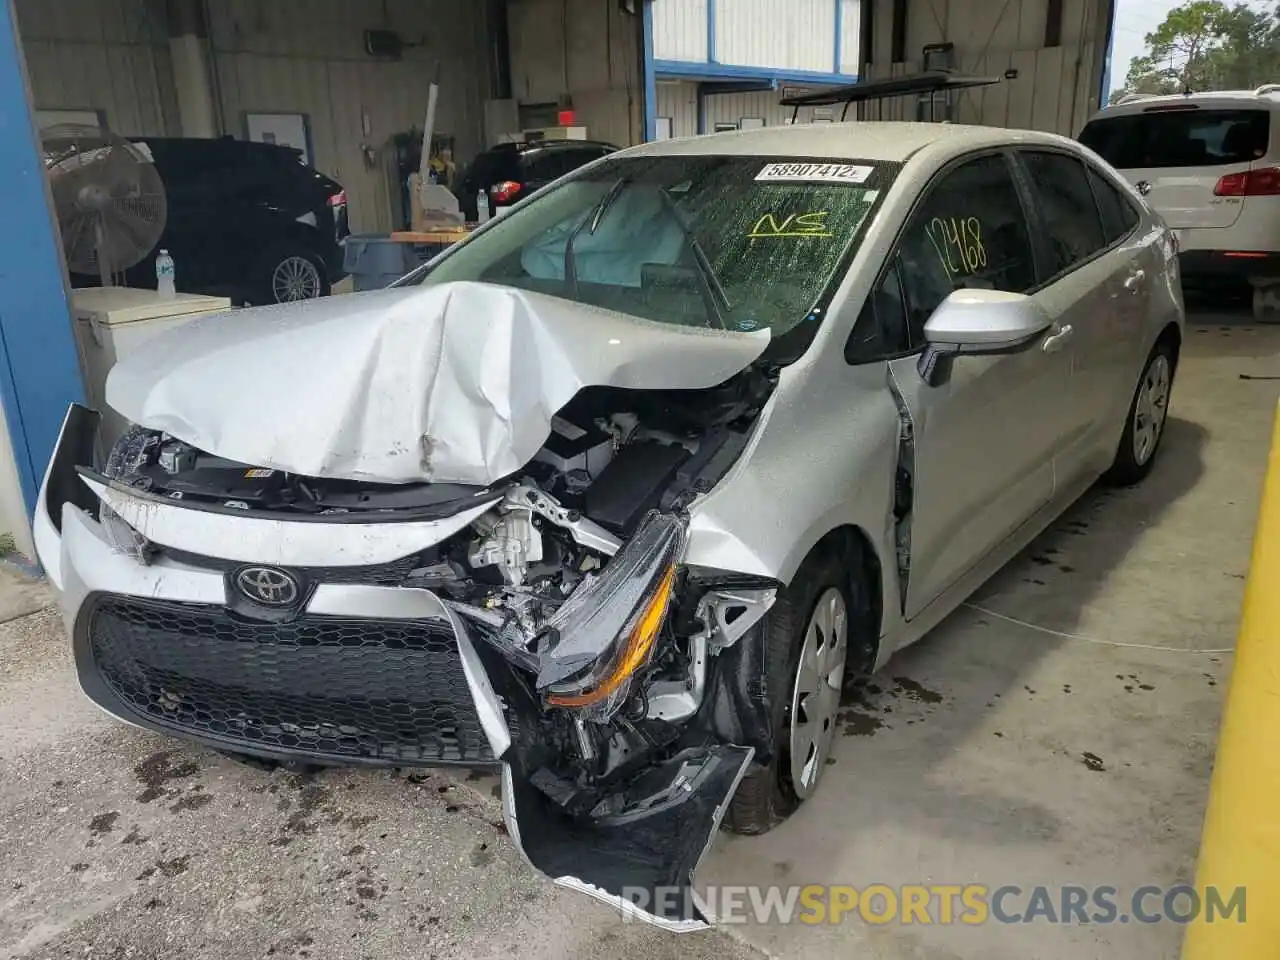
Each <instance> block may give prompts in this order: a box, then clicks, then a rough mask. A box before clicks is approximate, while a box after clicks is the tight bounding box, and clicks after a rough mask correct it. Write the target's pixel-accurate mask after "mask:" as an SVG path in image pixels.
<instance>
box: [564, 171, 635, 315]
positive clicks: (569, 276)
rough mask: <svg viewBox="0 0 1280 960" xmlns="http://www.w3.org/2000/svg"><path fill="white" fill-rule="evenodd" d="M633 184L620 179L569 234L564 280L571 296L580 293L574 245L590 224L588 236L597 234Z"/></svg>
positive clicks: (629, 179) (566, 242)
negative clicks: (610, 211)
mask: <svg viewBox="0 0 1280 960" xmlns="http://www.w3.org/2000/svg"><path fill="white" fill-rule="evenodd" d="M630 182H631V177H619V178H618V180H617V181H616V182H615V183H614V185H613V186H612V187H610V188H609V189H608V190H606V191H605V194H604V196H603V197H601V198H600V199H599V201H598V202H597V203H596V205H595V207H594V208H593V209H592V211H591V214H590V216H586V217H583V218H582V222H581V223H580V224H578V225H577V226H576V227H574V228H573V233H571V234H569V239H568V240H566V241H565V244H564V279H565V283H567V284H568V285H569V291H570V293H571V295H574V296H576V295H577V293H578V267H577V263H576V262H575V260H574V255H573V244H574V241H576V240H577V239H578V236H579V235H580V234H581V233H582V231H583V229H585V228H586V227H587V225H588V224H590V226H591V229H590V230H588V231H587V233H588V234H592V235H593V234H595V232H596V230H598V229H599V228H600V221H601V220H603V219H604V215H605V213H606V212H607V211H608V210H609V208H610V207H611V206H613V203H614V201H615V200H617V199H618V195H619V194H621V193H622V190H623V188H624V187H625V186H626V185H627V184H629V183H630Z"/></svg>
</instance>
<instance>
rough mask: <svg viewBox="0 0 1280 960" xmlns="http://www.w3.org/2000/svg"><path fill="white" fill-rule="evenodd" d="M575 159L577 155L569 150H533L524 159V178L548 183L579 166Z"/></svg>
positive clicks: (534, 181)
mask: <svg viewBox="0 0 1280 960" xmlns="http://www.w3.org/2000/svg"><path fill="white" fill-rule="evenodd" d="M576 159H577V155H576V154H575V153H574V152H573V151H571V150H565V149H545V150H535V151H533V152H532V153H530V154H528V155H527V157H526V159H525V179H527V180H529V181H531V182H533V183H550V182H551V181H552V180H558V179H560V178H561V177H563V176H564V175H565V174H566V173H568V172H569V171H570V170H573V169H574V168H575V167H578V166H581V164H579V163H577V162H575V161H576Z"/></svg>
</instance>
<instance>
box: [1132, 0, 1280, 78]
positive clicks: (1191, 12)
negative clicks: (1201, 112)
mask: <svg viewBox="0 0 1280 960" xmlns="http://www.w3.org/2000/svg"><path fill="white" fill-rule="evenodd" d="M1145 39H1146V43H1147V50H1146V53H1145V54H1144V55H1143V56H1141V57H1138V58H1136V59H1135V60H1134V61H1133V63H1132V64H1131V65H1130V67H1129V75H1128V76H1127V77H1126V78H1125V84H1124V86H1123V87H1121V88H1120V89H1119V90H1116V91H1114V92H1113V93H1112V95H1111V99H1112V101H1115V100H1116V99H1118V98H1119V97H1120V96H1123V95H1124V94H1126V93H1154V94H1161V93H1180V92H1182V91H1184V90H1231V89H1251V88H1254V87H1257V86H1260V85H1262V84H1263V83H1270V82H1273V81H1274V82H1280V6H1278V7H1277V9H1276V10H1275V11H1274V12H1270V13H1269V12H1265V11H1260V10H1255V9H1252V8H1250V7H1248V6H1245V5H1244V4H1242V3H1237V4H1235V5H1234V6H1230V7H1228V6H1227V5H1226V4H1225V3H1223V2H1221V0H1191V2H1189V3H1185V4H1183V5H1182V6H1180V7H1176V8H1174V9H1173V10H1171V11H1169V15H1168V16H1167V17H1165V19H1164V22H1163V23H1161V24H1160V25H1159V26H1158V27H1156V29H1155V30H1153V31H1152V32H1151V33H1149V34H1147V35H1146V38H1145Z"/></svg>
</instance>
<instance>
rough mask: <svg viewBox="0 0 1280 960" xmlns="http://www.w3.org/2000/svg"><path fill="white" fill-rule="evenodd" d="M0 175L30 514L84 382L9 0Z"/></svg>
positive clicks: (19, 436) (2, 28)
mask: <svg viewBox="0 0 1280 960" xmlns="http://www.w3.org/2000/svg"><path fill="white" fill-rule="evenodd" d="M0 184H3V185H4V196H5V211H4V214H5V215H4V232H3V234H2V235H0V401H2V402H3V404H4V415H5V421H6V423H7V424H8V427H9V437H10V439H11V440H12V442H13V455H14V459H15V460H16V461H17V464H18V477H19V479H20V480H21V483H22V496H23V500H24V501H25V503H26V507H27V514H28V515H30V514H31V512H32V511H33V510H34V508H35V502H36V494H37V492H38V490H39V486H40V481H41V479H42V477H43V474H44V468H45V464H46V463H48V461H49V455H50V454H51V453H52V452H53V445H54V443H56V442H57V439H58V431H59V430H60V429H61V427H62V419H63V417H64V416H65V415H66V412H67V404H69V403H71V402H72V401H79V400H81V399H82V398H83V396H84V385H83V381H82V380H81V378H80V362H79V359H78V354H77V351H76V345H75V336H74V333H73V330H72V326H71V310H70V305H69V303H68V290H67V286H68V285H67V277H66V273H65V271H64V269H63V265H62V252H61V249H60V243H61V241H60V239H59V237H58V235H57V232H56V229H55V224H54V219H53V215H52V213H51V209H50V204H49V192H48V186H47V184H46V181H45V176H44V165H43V163H42V162H41V157H40V150H39V147H38V145H37V137H36V127H35V118H34V117H33V116H32V113H31V98H30V95H29V93H28V85H27V77H26V71H25V69H24V67H23V61H22V48H21V43H20V42H19V38H18V29H17V17H16V14H15V13H14V9H13V4H12V3H11V2H10V0H0Z"/></svg>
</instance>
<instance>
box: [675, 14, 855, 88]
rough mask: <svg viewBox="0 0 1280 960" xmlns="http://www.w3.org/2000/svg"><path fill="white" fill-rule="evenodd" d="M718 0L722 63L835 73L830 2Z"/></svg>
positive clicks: (718, 46)
mask: <svg viewBox="0 0 1280 960" xmlns="http://www.w3.org/2000/svg"><path fill="white" fill-rule="evenodd" d="M660 2H661V0H660ZM715 3H716V50H715V55H716V60H717V61H718V62H720V63H733V64H742V65H745V66H753V67H779V68H782V69H788V70H817V71H821V72H823V73H831V72H832V71H833V68H834V66H835V59H834V57H835V49H836V39H835V37H836V35H835V29H836V11H835V5H834V4H833V3H832V2H831V0H715Z"/></svg>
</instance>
